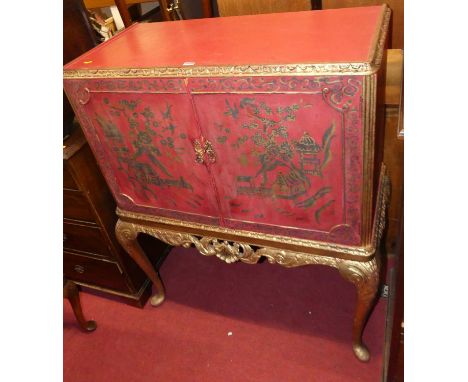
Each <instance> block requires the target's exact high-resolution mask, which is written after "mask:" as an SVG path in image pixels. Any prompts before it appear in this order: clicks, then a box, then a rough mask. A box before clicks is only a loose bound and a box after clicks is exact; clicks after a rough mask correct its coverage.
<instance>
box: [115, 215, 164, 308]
mask: <svg viewBox="0 0 468 382" xmlns="http://www.w3.org/2000/svg"><path fill="white" fill-rule="evenodd" d="M115 233H116V235H117V240H118V241H119V243H120V245H121V246H122V247H123V248H124V249H125V251H127V253H128V254H129V255H130V256H131V258H132V259H133V260H135V262H136V263H137V264H138V265H139V266H140V268H141V269H142V270H143V271H144V272H145V273H146V275H147V276H148V278H149V279H150V280H151V281H152V282H153V285H154V287H155V288H156V293H155V294H154V295H153V296H151V299H150V304H151V305H152V306H158V305H161V304H162V303H163V301H164V298H165V293H164V286H163V284H162V281H161V279H160V278H159V275H158V273H157V272H156V270H155V269H154V267H153V264H151V262H150V261H149V259H148V257H147V256H146V255H145V252H144V251H143V249H142V248H141V247H140V244H138V241H137V236H138V233H139V232H138V229H137V228H136V227H135V225H133V224H132V223H128V222H125V221H122V220H120V219H119V220H118V221H117V224H116V226H115Z"/></svg>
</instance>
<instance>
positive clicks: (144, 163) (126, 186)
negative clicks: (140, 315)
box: [64, 6, 390, 361]
mask: <svg viewBox="0 0 468 382" xmlns="http://www.w3.org/2000/svg"><path fill="white" fill-rule="evenodd" d="M389 18H390V11H389V10H388V8H387V7H385V6H382V7H365V8H351V9H343V10H330V11H316V12H293V13H285V14H270V15H256V16H242V17H227V18H219V19H209V20H206V19H205V20H191V21H186V22H174V23H155V24H141V25H140V24H136V25H134V26H132V27H131V28H129V29H127V30H126V31H125V32H124V33H121V34H120V35H118V36H117V37H115V38H114V39H112V40H110V41H108V42H107V43H105V44H103V45H102V46H100V47H99V48H96V49H93V50H91V51H90V52H88V53H87V54H85V55H83V56H81V57H79V58H77V59H76V60H74V61H72V62H71V63H70V64H68V65H66V67H65V71H64V77H65V81H64V87H65V91H66V93H67V95H68V97H69V98H70V101H71V103H72V105H73V107H74V109H75V111H76V114H77V116H78V118H79V120H80V122H81V123H82V125H83V128H84V132H85V134H86V137H87V139H88V141H89V143H90V145H91V147H92V149H93V152H94V154H95V155H96V158H97V159H98V162H99V164H100V166H101V168H102V170H103V173H104V175H105V178H106V181H107V183H108V184H109V186H110V189H111V191H112V193H113V195H114V197H115V200H116V201H117V205H118V209H117V213H118V215H119V217H120V219H119V222H118V223H117V226H116V232H117V236H118V239H119V241H120V243H121V244H122V245H123V246H124V248H125V249H126V250H127V252H128V253H129V254H130V255H131V256H132V258H134V259H135V261H137V262H138V264H139V265H140V266H141V267H142V268H143V269H144V270H145V271H146V272H147V274H148V275H149V277H151V279H152V280H153V281H154V283H155V284H156V285H157V286H158V288H159V292H158V293H157V294H156V295H155V296H153V298H152V304H153V305H158V304H160V303H161V302H162V301H163V299H164V292H163V289H162V284H161V282H160V280H159V277H158V275H157V273H156V272H155V271H154V269H153V268H152V267H151V265H150V264H149V262H148V259H147V258H146V256H145V255H144V253H143V252H142V250H141V248H140V247H139V245H138V244H137V242H136V237H137V235H138V233H140V232H143V233H147V234H150V235H153V236H155V237H157V238H159V239H160V240H162V241H164V242H166V243H168V244H171V245H180V246H184V247H189V246H192V245H194V246H195V247H196V248H197V249H198V250H199V251H200V252H201V253H202V254H204V255H216V256H218V257H219V258H221V259H222V260H224V261H226V262H227V263H233V262H236V261H243V262H246V263H256V262H257V261H258V260H259V259H260V258H261V257H266V258H267V259H268V260H269V261H270V262H272V263H278V264H281V265H284V266H287V267H294V266H300V265H306V264H324V265H329V266H332V267H335V268H337V269H338V270H339V271H340V273H341V274H342V275H343V276H344V277H345V278H346V279H347V280H349V281H351V282H353V283H354V284H355V285H356V287H357V291H358V304H357V310H356V316H355V320H354V326H353V349H354V352H355V354H356V356H357V357H358V358H359V359H360V360H363V361H365V360H367V359H369V353H368V350H367V348H366V347H365V346H364V345H363V343H362V339H361V336H362V330H363V327H364V323H365V318H366V316H367V314H368V313H369V311H370V307H371V305H372V301H373V299H374V297H375V295H376V291H377V287H378V270H379V263H378V259H377V256H376V247H377V243H378V241H379V238H380V235H381V232H382V229H383V223H384V214H385V208H384V206H385V202H386V198H387V192H388V184H387V181H386V176H385V170H384V167H383V166H382V163H381V162H382V159H381V150H380V146H381V138H382V136H381V135H382V134H381V133H382V129H380V128H379V127H378V121H379V113H378V109H379V105H380V104H381V97H382V95H383V93H382V90H383V81H382V78H383V73H382V72H381V71H380V70H379V68H380V67H381V64H382V61H383V60H384V59H385V54H384V52H385V41H386V33H387V27H388V22H389Z"/></svg>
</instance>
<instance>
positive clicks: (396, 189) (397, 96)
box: [383, 49, 404, 253]
mask: <svg viewBox="0 0 468 382" xmlns="http://www.w3.org/2000/svg"><path fill="white" fill-rule="evenodd" d="M386 73H387V75H386V88H385V138H384V153H383V155H384V158H383V161H384V163H385V164H386V165H387V169H388V175H389V176H390V181H391V183H392V193H391V196H390V204H389V207H388V231H387V240H386V249H387V251H388V252H389V253H395V251H396V244H397V240H398V233H399V229H400V224H401V203H402V200H401V195H402V193H403V147H404V145H403V139H402V137H400V136H399V129H400V125H401V122H402V121H401V118H402V116H401V112H400V107H401V98H402V97H401V94H402V86H403V51H402V50H401V49H389V50H388V53H387V71H386Z"/></svg>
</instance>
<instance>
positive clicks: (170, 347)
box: [63, 248, 387, 382]
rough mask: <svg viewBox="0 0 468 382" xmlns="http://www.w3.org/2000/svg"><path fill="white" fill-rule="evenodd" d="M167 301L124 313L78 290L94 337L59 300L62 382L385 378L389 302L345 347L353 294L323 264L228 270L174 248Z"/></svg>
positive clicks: (165, 273) (374, 381)
mask: <svg viewBox="0 0 468 382" xmlns="http://www.w3.org/2000/svg"><path fill="white" fill-rule="evenodd" d="M161 276H162V278H163V281H164V283H165V285H166V292H167V296H166V301H165V302H164V304H163V305H161V306H160V307H158V308H153V307H151V306H150V305H149V303H148V304H147V305H146V307H145V308H144V309H138V308H134V307H131V306H128V305H126V304H123V303H119V302H117V301H113V300H112V299H108V298H104V297H101V296H98V295H93V294H89V293H81V300H82V305H83V310H84V313H85V316H86V317H87V318H88V319H91V318H92V319H95V320H96V321H97V325H98V328H97V329H96V331H95V332H93V333H90V334H87V333H82V332H81V331H80V330H79V329H78V327H77V325H76V322H75V319H74V316H73V313H72V310H71V308H70V307H69V305H68V303H67V302H66V301H64V355H63V356H64V381H65V382H76V381H79V382H99V381H113V382H120V381H132V382H133V381H135V382H136V381H157V382H179V381H180V382H192V381H193V382H195V381H197V382H198V381H200V382H202V381H203V382H205V381H206V382H211V381H223V382H230V381H236V382H238V381H242V382H244V381H255V382H263V381H265V382H272V381H288V382H304V381H324V382H335V381H347V382H348V381H369V382H379V381H381V370H382V352H383V347H384V329H385V314H386V303H387V301H386V300H385V299H380V301H379V302H378V304H377V306H376V308H375V310H374V313H373V314H372V316H371V318H370V320H369V323H368V325H367V328H366V331H365V335H364V340H365V342H366V343H367V345H368V346H369V349H370V351H371V357H372V358H371V360H370V362H369V363H367V364H363V363H361V362H359V361H357V359H356V358H355V357H354V355H353V352H352V350H351V325H352V318H353V310H354V303H355V298H356V297H355V291H354V287H353V286H352V285H351V284H348V283H347V282H346V281H344V280H343V279H342V278H341V276H340V275H339V274H338V272H337V271H336V270H334V269H332V268H327V267H322V266H307V267H300V268H293V269H286V268H283V267H281V266H278V265H271V264H268V263H267V262H264V263H261V264H257V265H247V264H243V263H235V264H230V265H227V264H225V263H224V262H222V261H220V260H218V259H217V258H214V257H210V258H206V257H203V256H201V255H200V254H198V253H197V252H196V251H195V250H194V249H189V250H187V249H182V248H176V249H174V250H173V251H172V252H171V254H170V255H169V256H168V258H167V259H166V261H165V263H164V264H163V266H162V267H161Z"/></svg>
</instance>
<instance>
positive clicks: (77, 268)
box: [73, 265, 85, 273]
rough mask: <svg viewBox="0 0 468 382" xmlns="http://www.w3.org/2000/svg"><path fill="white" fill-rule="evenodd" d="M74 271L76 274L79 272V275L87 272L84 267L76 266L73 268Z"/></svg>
mask: <svg viewBox="0 0 468 382" xmlns="http://www.w3.org/2000/svg"><path fill="white" fill-rule="evenodd" d="M73 269H74V270H75V272H77V273H84V271H85V269H84V267H83V266H82V265H75V266H74V267H73Z"/></svg>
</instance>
